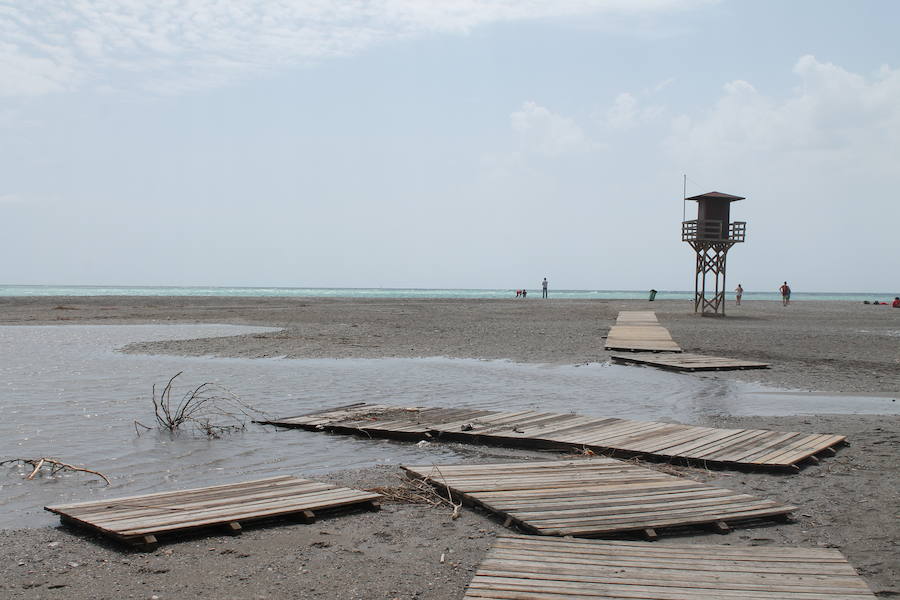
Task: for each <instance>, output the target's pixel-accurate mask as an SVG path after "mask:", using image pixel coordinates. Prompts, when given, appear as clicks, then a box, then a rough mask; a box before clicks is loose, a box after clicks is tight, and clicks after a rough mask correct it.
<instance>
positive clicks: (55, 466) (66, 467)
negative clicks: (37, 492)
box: [0, 456, 110, 485]
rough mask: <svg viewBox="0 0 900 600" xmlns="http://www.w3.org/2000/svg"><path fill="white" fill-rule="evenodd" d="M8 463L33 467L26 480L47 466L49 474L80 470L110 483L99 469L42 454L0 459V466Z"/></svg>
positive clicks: (32, 477)
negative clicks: (80, 465) (31, 456)
mask: <svg viewBox="0 0 900 600" xmlns="http://www.w3.org/2000/svg"><path fill="white" fill-rule="evenodd" d="M8 464H23V465H30V466H32V467H34V469H33V470H32V471H31V473H30V474H29V475H28V476H27V477H26V478H25V479H28V480H32V479H34V478H35V476H36V475H37V474H38V473H39V472H40V470H41V468H42V467H49V468H50V475H56V474H57V473H59V472H60V471H80V472H82V473H90V474H91V475H96V476H97V477H99V478H100V479H102V480H103V481H105V482H106V485H110V481H109V478H108V477H107V476H106V475H104V474H103V473H101V472H100V471H94V470H93V469H85V468H84V467H76V466H75V465H70V464H68V463H64V462H61V461H58V460H56V459H55V458H47V457H46V456H42V457H40V458H10V459H7V460H3V461H0V466H2V465H8Z"/></svg>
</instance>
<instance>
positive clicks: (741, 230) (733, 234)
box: [681, 219, 747, 243]
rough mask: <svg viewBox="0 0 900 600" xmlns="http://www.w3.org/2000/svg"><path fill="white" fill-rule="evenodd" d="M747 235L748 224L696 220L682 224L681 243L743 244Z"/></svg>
mask: <svg viewBox="0 0 900 600" xmlns="http://www.w3.org/2000/svg"><path fill="white" fill-rule="evenodd" d="M746 235H747V222H746V221H734V222H733V223H726V222H725V221H721V220H717V219H703V220H700V219H694V220H692V221H682V222H681V241H682V242H695V241H710V242H715V241H722V242H725V241H728V242H734V243H738V242H743V241H744V239H745V238H746Z"/></svg>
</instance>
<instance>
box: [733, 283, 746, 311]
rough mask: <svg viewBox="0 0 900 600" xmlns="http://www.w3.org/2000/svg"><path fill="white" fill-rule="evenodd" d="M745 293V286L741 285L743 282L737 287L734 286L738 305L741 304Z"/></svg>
mask: <svg viewBox="0 0 900 600" xmlns="http://www.w3.org/2000/svg"><path fill="white" fill-rule="evenodd" d="M743 295H744V288H742V287H741V284H738V286H737V287H736V288H734V299H735V304H737V305H738V306H740V305H741V296H743Z"/></svg>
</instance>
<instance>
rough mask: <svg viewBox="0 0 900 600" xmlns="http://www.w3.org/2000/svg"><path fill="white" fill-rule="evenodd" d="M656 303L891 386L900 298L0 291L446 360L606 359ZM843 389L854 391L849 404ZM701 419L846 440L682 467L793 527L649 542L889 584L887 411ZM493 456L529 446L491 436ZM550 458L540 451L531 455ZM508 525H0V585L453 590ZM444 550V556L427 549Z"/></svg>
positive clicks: (49, 320)
mask: <svg viewBox="0 0 900 600" xmlns="http://www.w3.org/2000/svg"><path fill="white" fill-rule="evenodd" d="M635 309H640V310H647V309H653V310H655V311H657V314H658V316H659V319H660V322H661V323H662V325H663V326H665V327H667V328H668V329H669V331H670V332H671V333H672V336H673V338H674V339H675V340H676V341H678V342H679V343H680V344H681V345H682V347H684V349H685V350H686V351H691V352H701V353H707V354H717V355H721V356H733V357H736V358H747V359H753V360H765V361H771V362H772V363H773V366H772V369H770V370H768V371H747V372H736V373H729V374H723V375H720V376H723V377H736V378H741V379H745V380H752V381H759V382H761V383H765V384H769V385H775V386H781V387H787V388H794V389H808V390H825V391H836V392H847V393H864V392H868V393H885V394H894V393H898V392H900V310H891V309H889V308H887V307H871V306H864V305H859V306H857V305H855V304H852V305H851V304H850V303H842V302H805V303H797V304H795V305H792V306H790V307H788V308H784V307H782V306H781V305H780V303H775V302H763V301H757V302H747V303H745V305H744V306H742V307H740V308H738V307H732V306H729V313H730V316H729V318H727V319H702V318H698V317H696V316H694V315H693V314H691V313H690V307H689V306H688V305H687V303H684V302H676V301H668V302H654V303H652V304H650V303H647V302H644V301H586V300H585V301H582V300H567V301H553V300H551V301H549V302H542V301H541V300H540V299H535V300H534V301H532V300H531V299H528V300H526V301H516V300H509V301H505V300H504V301H498V300H434V301H428V300H352V301H351V300H320V299H284V298H265V299H258V298H123V297H95V298H59V297H54V298H0V325H29V324H30V325H35V324H78V323H82V324H88V323H108V324H115V323H120V324H122V323H129V324H134V323H150V322H190V323H200V322H203V323H233V324H249V325H267V326H274V327H279V328H281V329H282V330H281V331H279V332H276V333H268V334H254V335H248V336H237V337H235V338H215V339H207V340H186V341H175V342H155V343H146V344H134V345H132V346H130V347H129V349H128V350H129V351H130V352H152V353H170V354H183V355H219V356H239V357H263V356H289V357H298V358H307V357H308V358H313V357H315V358H319V357H334V358H343V357H365V358H377V357H384V356H392V357H393V356H397V357H417V356H450V357H464V358H506V359H511V360H515V361H523V362H535V363H552V364H579V363H585V362H602V361H605V360H607V358H608V353H606V352H605V351H603V350H602V339H601V338H602V336H604V335H605V334H606V331H607V329H608V327H609V326H610V325H611V324H612V322H613V320H614V319H615V316H616V314H617V313H618V311H619V310H635ZM848 401H852V398H851V399H848ZM711 424H713V425H721V426H740V427H760V428H771V429H791V430H796V431H810V432H819V431H829V432H838V433H842V434H846V435H848V437H849V439H850V441H851V446H849V447H847V448H844V449H842V450H840V451H839V453H838V455H837V456H835V457H832V458H828V459H825V460H823V461H822V463H821V464H820V465H817V466H811V467H808V468H806V469H805V470H804V471H803V472H801V473H800V474H797V475H772V474H767V473H736V472H731V471H705V470H701V469H692V468H680V469H679V470H680V471H681V472H682V473H684V474H686V475H688V476H690V477H693V478H696V479H701V480H704V481H712V482H715V483H718V484H721V485H723V486H725V487H729V488H731V489H736V490H740V491H745V492H747V493H753V494H756V495H760V496H765V497H772V498H775V499H778V500H780V501H784V502H788V503H792V504H796V505H798V506H799V507H800V509H799V510H798V511H797V512H796V513H795V519H794V521H793V522H791V523H787V524H778V525H775V526H770V527H762V528H754V529H736V530H735V531H733V532H732V533H731V534H729V535H726V536H717V535H714V534H708V533H705V532H704V533H702V534H700V535H689V536H684V535H681V536H677V537H675V536H665V537H663V538H662V539H661V541H660V542H659V543H663V544H664V543H670V542H676V543H685V542H687V543H691V542H697V543H726V544H734V545H758V544H777V545H796V546H806V547H810V546H812V547H815V546H833V547H837V548H839V549H840V550H841V551H842V552H843V553H844V554H845V555H846V556H847V558H848V559H849V560H850V561H851V563H852V564H853V565H854V566H855V567H856V568H857V570H858V571H859V572H860V574H861V575H862V576H863V577H864V578H865V580H866V581H867V583H868V584H869V586H870V587H871V588H872V590H873V591H874V592H876V593H878V594H879V596H883V597H891V596H897V595H900V586H898V583H897V582H898V580H900V560H898V556H900V547H898V544H900V542H898V540H900V526H898V518H897V517H898V515H897V507H898V506H900V492H898V490H900V477H898V476H900V468H898V453H897V447H898V443H900V417H896V416H891V417H879V416H855V415H845V416H836V415H819V416H815V417H778V418H776V417H739V418H738V417H728V418H722V419H720V421H719V422H717V423H711ZM485 454H486V455H487V456H488V457H493V458H494V459H495V460H498V459H499V460H505V459H506V458H517V459H527V458H529V457H533V456H536V454H535V453H529V452H520V451H508V450H501V449H491V450H490V451H487V452H486V453H485ZM541 456H547V455H541ZM395 473H396V471H394V470H393V469H387V468H378V469H369V470H364V471H352V472H337V473H333V474H332V475H331V476H329V477H328V479H329V480H331V481H334V482H336V483H340V484H342V485H350V486H353V487H359V488H369V487H374V486H378V485H385V484H388V485H390V484H393V483H394V481H395ZM503 531H505V529H504V528H503V527H502V526H501V525H500V523H498V522H497V520H496V519H494V518H491V517H488V516H486V515H484V514H483V513H481V512H478V511H470V510H466V511H464V514H463V517H462V518H461V519H459V520H457V521H451V520H450V519H449V518H448V514H447V512H446V511H444V510H441V509H431V508H426V507H423V506H417V505H398V504H386V505H385V508H384V510H383V511H382V512H381V513H376V514H372V513H355V514H351V515H347V516H341V517H336V518H331V519H323V520H321V521H320V522H318V523H316V524H313V525H296V524H281V525H277V526H260V527H255V528H249V529H248V530H247V531H246V533H245V534H244V535H243V536H241V537H238V538H226V537H218V536H201V537H196V538H185V539H183V540H178V541H173V542H171V543H164V544H163V545H162V546H161V547H160V550H158V551H157V552H155V553H153V554H149V555H145V554H136V553H132V552H130V551H127V550H123V549H122V548H121V547H120V546H117V545H110V544H108V543H106V542H104V541H101V540H98V539H97V538H95V537H94V536H92V535H90V534H85V533H75V534H73V532H71V531H69V530H64V529H60V528H42V529H31V530H16V531H12V530H7V531H0V565H2V566H0V569H2V572H3V577H2V578H0V595H2V596H4V597H11V598H52V597H63V596H65V597H67V598H72V599H81V598H85V599H87V598H150V597H151V596H153V595H156V596H158V597H159V598H160V599H163V598H183V597H186V596H202V597H210V598H224V597H229V598H248V599H249V598H388V599H389V598H429V599H451V598H460V597H462V592H463V589H464V588H465V585H466V583H467V581H468V579H469V577H470V576H471V574H472V572H473V570H474V568H475V566H476V565H477V564H478V562H479V561H480V559H481V556H483V554H484V552H485V551H486V549H487V548H488V547H489V546H490V543H491V540H492V539H493V537H494V536H495V535H497V534H499V533H502V532H503ZM442 553H443V554H445V555H446V557H447V559H446V560H445V562H444V563H441V562H440V555H441V554H442Z"/></svg>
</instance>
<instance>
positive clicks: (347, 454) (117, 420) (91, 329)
mask: <svg viewBox="0 0 900 600" xmlns="http://www.w3.org/2000/svg"><path fill="white" fill-rule="evenodd" d="M261 331H269V329H266V328H259V327H255V328H254V327H236V326H229V325H62V326H44V327H32V326H25V327H18V326H17V327H0V386H2V387H0V409H2V411H3V412H2V414H3V416H4V418H3V419H2V421H0V459H3V458H12V457H29V458H30V457H39V456H52V457H56V458H58V459H60V460H63V461H65V462H68V463H73V464H79V465H83V466H86V467H89V468H92V469H96V470H98V471H101V472H102V473H104V474H106V475H107V476H109V477H110V479H111V481H112V485H111V486H109V487H107V486H105V485H104V484H103V483H102V481H99V480H97V479H96V478H93V477H91V476H89V475H86V474H67V475H64V476H59V477H56V478H53V479H47V478H45V479H43V480H41V481H25V480H24V479H23V474H27V472H28V470H27V469H25V468H15V467H12V468H10V467H2V468H0V527H7V528H8V527H23V526H39V525H45V524H50V523H53V522H55V518H54V517H53V516H52V515H50V514H49V513H45V512H44V511H42V507H43V506H44V505H46V504H56V503H63V502H72V501H79V500H91V499H98V498H102V497H113V496H121V495H133V494H141V493H149V492H152V491H162V490H167V489H175V488H183V487H194V486H202V485H213V484H219V483H229V482H234V481H240V480H246V479H252V478H262V477H268V476H274V475H284V474H295V475H300V476H315V475H316V474H317V473H322V472H327V471H333V470H339V469H345V468H360V467H368V466H373V465H378V464H401V463H411V462H417V463H422V462H426V463H427V462H447V461H451V460H459V459H461V458H464V457H465V456H466V455H471V454H472V453H477V452H478V450H477V449H474V448H473V449H471V450H469V449H464V450H460V449H459V447H458V446H445V445H441V444H431V445H429V446H426V447H424V448H420V447H417V446H416V445H415V444H408V443H399V442H391V441H386V440H368V439H358V438H353V437H349V436H336V435H326V434H321V433H311V432H305V431H300V430H281V429H277V428H274V427H267V426H260V425H253V424H249V425H248V426H247V429H246V430H244V431H242V432H240V433H236V434H233V435H228V436H226V437H224V438H222V439H213V440H210V439H206V438H205V437H197V436H193V435H185V434H182V435H177V436H172V435H169V434H164V433H159V432H157V431H150V432H145V433H142V434H140V435H138V432H137V430H136V428H135V425H134V422H135V421H136V420H137V421H140V422H143V423H146V424H148V425H149V424H152V423H153V408H152V404H151V400H150V396H151V386H152V385H153V384H154V383H155V384H157V386H159V387H161V386H162V385H164V384H165V382H166V381H167V380H168V379H169V377H171V376H172V375H174V374H175V373H176V372H178V371H184V374H183V375H182V376H181V377H179V378H178V380H176V382H177V386H176V388H175V394H173V395H179V396H180V395H181V394H182V393H183V392H184V391H186V390H187V389H188V388H189V387H192V386H196V385H198V384H199V383H202V382H205V381H211V382H216V383H218V384H221V385H223V386H225V387H226V388H228V389H229V390H231V391H232V392H234V393H235V394H237V395H238V396H239V397H240V398H241V399H242V400H243V401H245V402H247V403H249V404H251V405H252V406H254V407H255V408H257V409H259V410H261V411H264V412H265V413H267V414H269V415H271V416H289V415H297V414H302V413H304V412H309V411H312V410H316V409H319V408H324V407H329V406H337V405H344V404H350V403H353V402H382V403H390V404H397V405H406V406H421V405H433V406H445V407H462V406H465V407H477V408H485V409H495V410H510V409H519V408H528V409H533V410H544V411H549V412H570V411H571V412H577V413H581V414H586V415H600V416H615V417H623V418H634V419H652V420H671V421H679V422H684V423H698V422H702V421H703V420H704V419H706V418H707V417H710V416H714V415H720V414H734V415H792V414H807V413H874V414H897V413H898V412H900V410H898V406H897V405H898V403H897V402H892V399H891V398H862V397H854V398H848V397H846V396H825V395H809V394H796V393H793V392H783V391H778V390H771V389H765V388H761V387H759V386H754V385H751V384H747V383H742V382H735V381H728V380H724V379H720V378H717V377H713V376H699V375H685V374H676V373H670V372H665V371H659V370H656V369H652V368H643V367H631V366H619V365H608V364H594V365H587V366H544V365H529V364H518V363H511V362H506V361H483V360H460V359H444V358H428V359H374V360H373V359H342V360H330V359H321V360H288V359H229V358H212V357H199V358H198V357H175V356H149V355H127V354H121V353H119V352H116V348H119V347H122V346H124V345H126V344H128V343H131V342H136V341H153V340H161V339H192V338H197V337H211V336H229V335H237V334H244V333H253V332H261Z"/></svg>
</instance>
